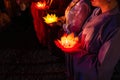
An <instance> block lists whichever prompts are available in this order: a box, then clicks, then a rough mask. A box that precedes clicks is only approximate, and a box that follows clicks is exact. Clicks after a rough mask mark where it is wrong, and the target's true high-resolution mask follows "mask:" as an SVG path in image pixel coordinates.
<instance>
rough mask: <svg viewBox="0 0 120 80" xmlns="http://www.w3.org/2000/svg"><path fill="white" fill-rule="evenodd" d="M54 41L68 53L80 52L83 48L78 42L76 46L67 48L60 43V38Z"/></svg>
mask: <svg viewBox="0 0 120 80" xmlns="http://www.w3.org/2000/svg"><path fill="white" fill-rule="evenodd" d="M54 43H55V45H56V46H57V47H58V48H60V49H61V50H62V51H64V52H66V53H70V54H71V53H76V52H80V51H81V50H80V46H81V45H80V43H76V44H75V45H74V47H72V48H65V47H63V46H62V45H61V44H60V43H59V41H58V40H55V41H54Z"/></svg>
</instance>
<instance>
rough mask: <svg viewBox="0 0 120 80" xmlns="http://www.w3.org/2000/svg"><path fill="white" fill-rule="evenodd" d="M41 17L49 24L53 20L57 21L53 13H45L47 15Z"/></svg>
mask: <svg viewBox="0 0 120 80" xmlns="http://www.w3.org/2000/svg"><path fill="white" fill-rule="evenodd" d="M43 19H44V20H45V23H47V24H50V23H53V22H57V20H58V17H57V16H56V15H55V14H51V15H50V14H47V16H45V17H43Z"/></svg>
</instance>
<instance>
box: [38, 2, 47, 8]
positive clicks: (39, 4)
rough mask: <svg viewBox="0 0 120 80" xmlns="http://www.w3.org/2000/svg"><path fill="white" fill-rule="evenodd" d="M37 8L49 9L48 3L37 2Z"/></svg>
mask: <svg viewBox="0 0 120 80" xmlns="http://www.w3.org/2000/svg"><path fill="white" fill-rule="evenodd" d="M36 8H37V9H46V8H47V5H46V1H44V2H41V1H39V2H37V3H36Z"/></svg>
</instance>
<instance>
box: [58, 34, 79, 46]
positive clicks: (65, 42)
mask: <svg viewBox="0 0 120 80" xmlns="http://www.w3.org/2000/svg"><path fill="white" fill-rule="evenodd" d="M57 41H58V42H59V43H60V44H61V45H62V46H63V47H64V48H73V47H74V46H75V45H76V44H77V43H78V41H79V39H78V37H75V36H74V33H71V34H69V35H63V36H62V37H61V40H57Z"/></svg>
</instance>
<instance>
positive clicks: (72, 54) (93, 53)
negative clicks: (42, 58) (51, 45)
mask: <svg viewBox="0 0 120 80" xmlns="http://www.w3.org/2000/svg"><path fill="white" fill-rule="evenodd" d="M91 4H92V6H94V7H97V8H96V9H95V10H94V11H93V13H92V14H91V16H90V17H89V18H88V19H87V21H86V22H85V24H84V25H83V27H82V31H81V32H80V33H79V35H78V36H79V40H80V42H79V43H78V44H77V46H75V47H73V48H70V49H69V48H64V47H63V46H62V45H61V44H60V43H59V42H57V41H55V44H56V45H57V46H58V47H59V48H60V49H61V50H63V51H64V52H65V53H66V57H67V65H68V66H67V69H68V71H67V73H68V74H69V76H70V78H68V80H103V79H102V76H100V77H98V75H99V73H100V72H102V71H101V70H100V67H101V66H102V64H103V63H104V60H105V56H106V53H107V51H108V49H109V47H110V45H111V41H112V40H113V38H114V36H115V34H117V32H118V31H119V27H120V24H119V23H120V11H119V10H120V7H119V5H120V3H119V0H91ZM116 56H117V55H116ZM108 63H110V62H108ZM106 65H107V64H106ZM109 66H111V65H109ZM106 75H107V74H106ZM104 80H110V79H109V78H108V79H104Z"/></svg>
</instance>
